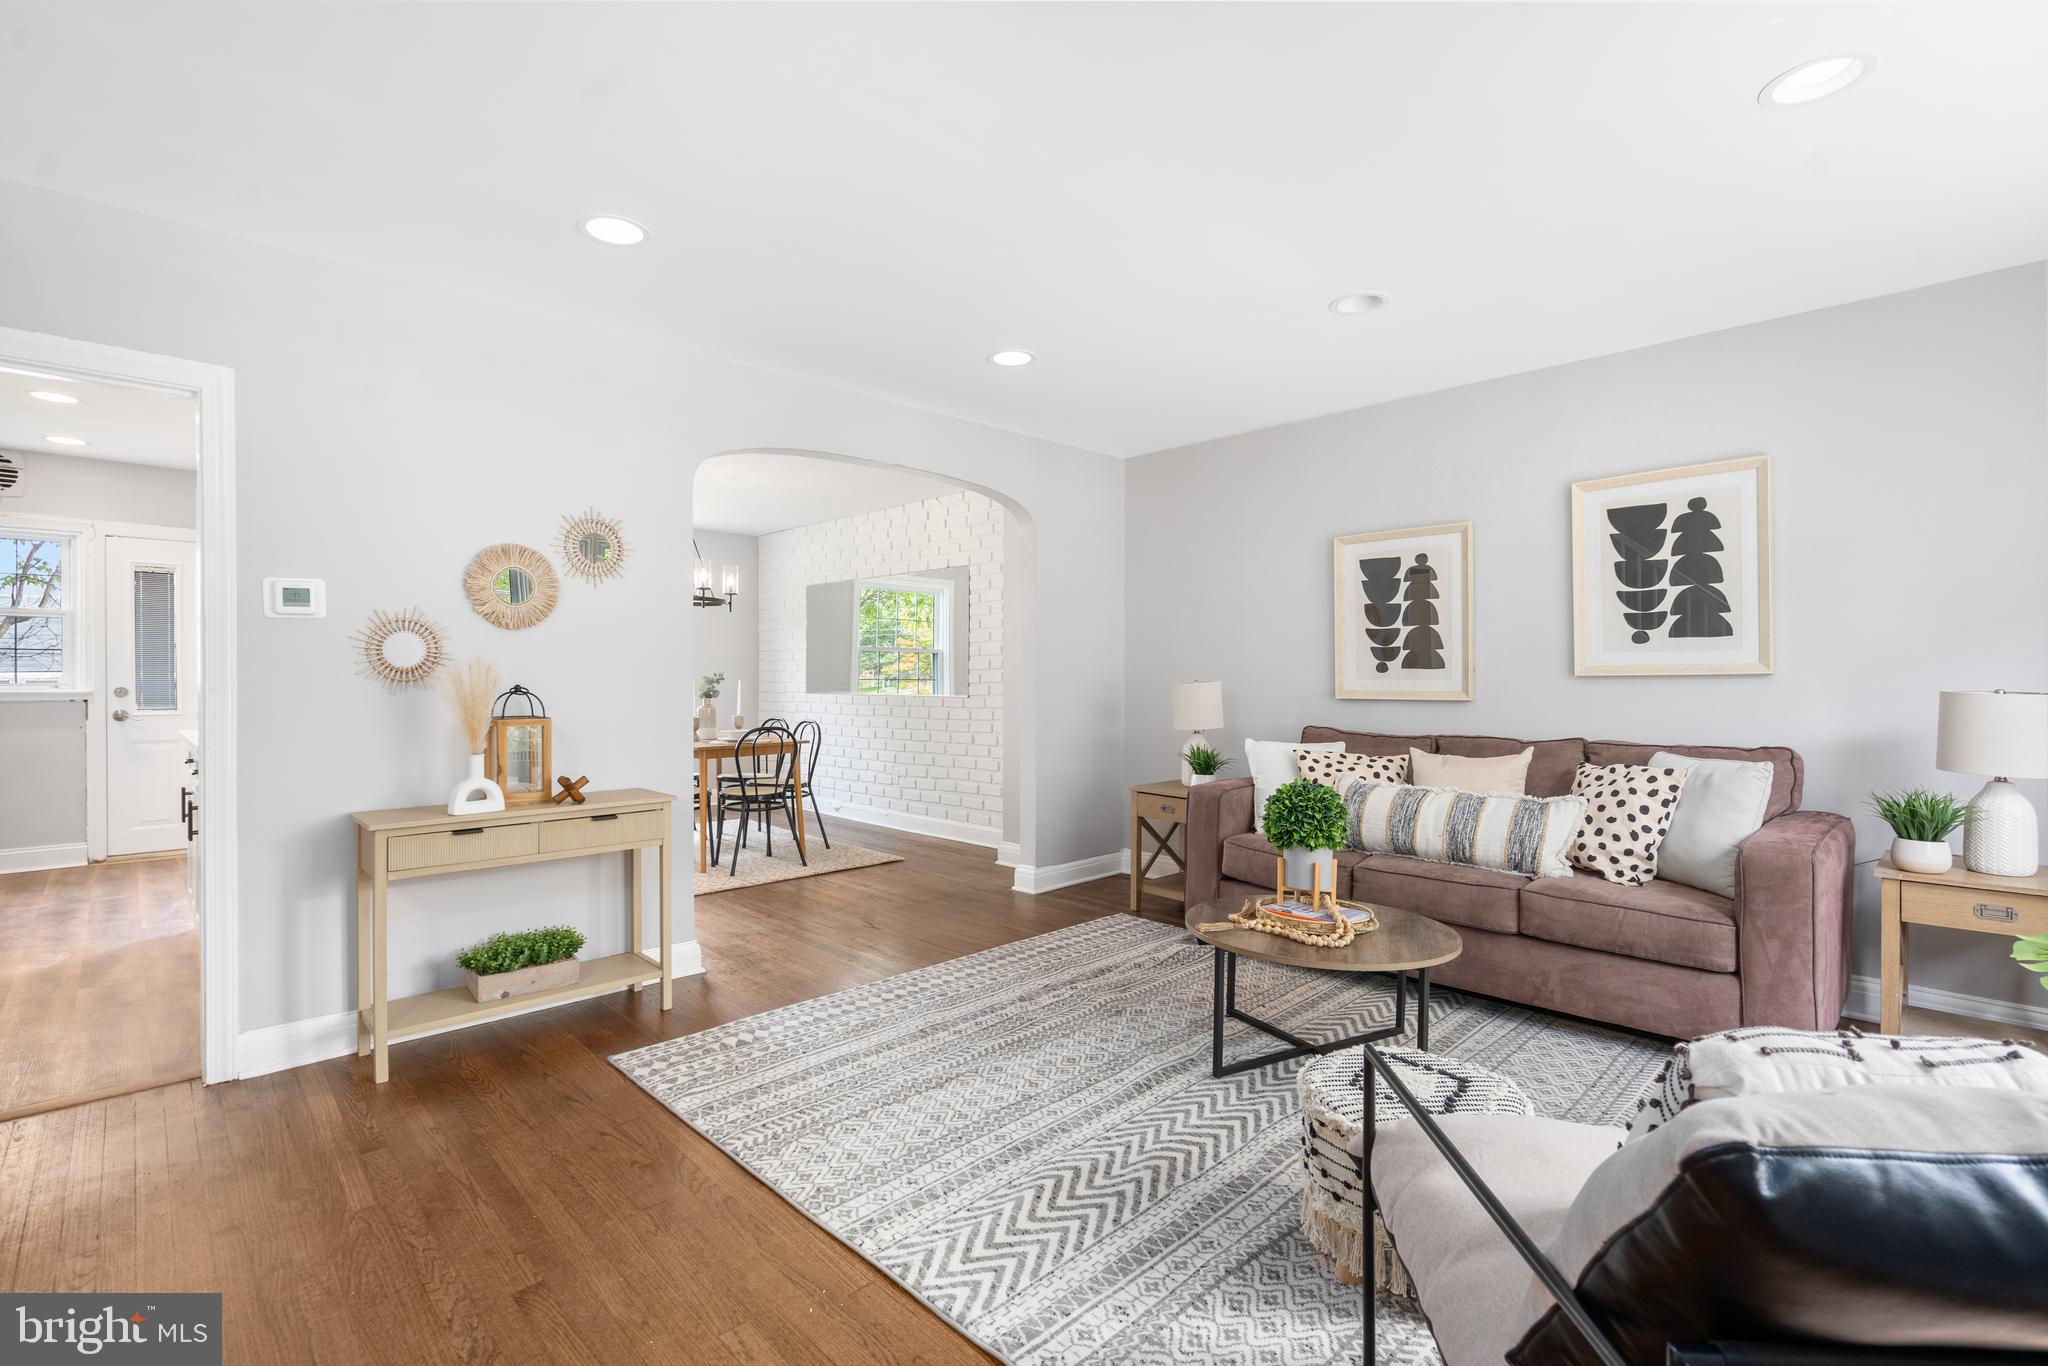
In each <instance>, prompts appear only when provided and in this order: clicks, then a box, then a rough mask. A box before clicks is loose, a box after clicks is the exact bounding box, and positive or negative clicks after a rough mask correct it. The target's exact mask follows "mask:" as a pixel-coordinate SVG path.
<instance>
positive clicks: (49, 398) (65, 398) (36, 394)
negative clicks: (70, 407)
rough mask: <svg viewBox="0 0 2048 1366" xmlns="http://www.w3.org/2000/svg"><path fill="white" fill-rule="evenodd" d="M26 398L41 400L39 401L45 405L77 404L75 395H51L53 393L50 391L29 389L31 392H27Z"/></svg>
mask: <svg viewBox="0 0 2048 1366" xmlns="http://www.w3.org/2000/svg"><path fill="white" fill-rule="evenodd" d="M28 396H29V397H30V398H39V399H41V400H42V401H43V402H45V403H76V402H78V398H77V396H76V395H75V394H59V393H53V392H51V391H50V390H48V389H31V390H29V391H28Z"/></svg>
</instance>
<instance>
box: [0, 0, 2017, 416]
mask: <svg viewBox="0 0 2048 1366" xmlns="http://www.w3.org/2000/svg"><path fill="white" fill-rule="evenodd" d="M0 30H4V31H5V33H6V36H7V41H6V42H5V43H0V126H4V127H5V128H6V129H7V130H8V131H7V135H6V136H5V137H4V138H0V177H4V178H10V179H14V180H18V181H23V182H27V183H30V184H34V185H39V186H45V187H48V188H51V189H54V190H59V191H62V192H64V193H67V194H72V195H79V196H84V197H86V198H90V199H96V200H103V201H106V202H109V203H113V204H118V205H122V206H125V207H128V208H133V209H137V210H141V211H143V212H147V213H152V214H157V215H161V216H164V217H167V218H172V219H178V220H182V221H185V222H190V223H195V224H200V225H204V226H207V227H212V228H217V229H220V230H222V231H226V232H230V233H234V234H238V235H240V236H243V237H247V238H252V239H256V240H258V241H263V242H268V243H273V244H276V245H279V246H283V247H288V248H292V249H295V250H299V251H305V252H310V253H314V254H317V255H321V256H327V257H332V258H336V259H340V260H344V261H349V262H353V263H357V264H360V265H363V266H368V267H371V268H374V269H378V270H383V271H388V272H392V273H395V274H399V275H404V276H410V277H414V278H417V279H421V280H427V281H432V282H435V283H439V284H443V285H447V286H451V287H455V288H459V289H462V290H466V291H469V292H472V293H476V294H483V295H488V296H495V297H499V298H503V299H506V300H510V301H513V302H516V303H519V304H522V305H526V306H530V307H532V308H535V309H539V310H542V311H545V312H548V313H551V314H554V315H556V316H561V317H566V318H575V319H579V320H583V321H587V322H590V323H595V324H598V325H601V326H605V327H609V328H613V329H617V330H621V331H627V332H632V333H636V334H643V335H648V336H653V337H659V338H664V339H667V340H669V341H672V342H675V343H679V344H682V345H684V346H687V347H691V348H695V349H698V350H702V351H706V352H710V353H714V354H718V355H722V356H729V357H733V358H735V359H739V360H743V361H749V362H754V363H758V364H761V365H766V366H770V367H773V368H776V369H779V370H785V371H790V372H794V373H798V374H804V375H810V376H814V377H817V378H819V379H823V380H827V381H831V382H834V383H837V384H842V385H847V386H851V387H855V388H859V389H863V390H868V391H871V392H875V393H880V394H885V395H889V396H892V397H896V398H901V399H904V400H907V401H910V402H913V403H917V404H922V405H925V406H929V407H932V408H937V409H942V410H946V411H950V412H955V413H960V414H964V415H967V416H971V417H975V418H979V419H982V420H985V421H988V422H992V423H996V424H999V425H1001V426H1004V427H1009V428H1013V429H1017V430H1021V431H1026V432H1031V433H1036V434H1040V435H1045V436H1050V437H1054V438H1057V439H1061V440H1066V441H1071V442H1074V443H1077V444H1080V445H1084V446H1089V447H1093V448H1096V449H1099V450H1104V451H1110V452H1113V453H1118V454H1131V453H1136V452H1140V451H1146V450H1152V449H1158V448H1162V447H1167V446H1172V445H1176V444H1181V443H1185V442H1189V441H1193V440H1197V439H1201V438H1206V437H1212V436H1218V435H1223V434H1226V433H1230V432H1236V431H1243V430H1247V429H1251V428H1257V427H1262V426H1267V425H1271V424H1275V423H1279V422H1284V421H1288V420H1292V419H1296V418H1301V417H1306V416H1310V415H1313V414H1318V413H1323V412H1329V411H1334V410H1339V409H1344V408H1350V407H1355V406H1358V405H1361V404H1365V403H1371V402H1376V401H1380V400H1384V399H1388V398H1393V397H1397V396H1400V395H1404V394H1412V393H1417V392H1423V391H1427V390H1432V389H1439V388H1443V387H1446V386H1449V385H1455V384H1461V383H1466V382H1470V381H1474V380H1479V379H1483V378H1487V377H1490V376H1496V375H1501V374H1506V373H1512V372H1516V371H1522V370H1527V369H1531V368H1536V367H1540V366H1545V365H1551V364H1556V363H1560V362H1564V361H1569V360H1573V359H1578V358H1582V357H1586V356H1591V355H1598V354H1605V353H1609V352H1613V351H1618V350H1625V349H1628V348H1632V347H1637V346H1642V345H1646V344H1650V343H1654V342H1658V341H1663V340H1669V339H1672V338H1676V337H1681V336H1689V335H1694V334H1697V333H1701V332H1707V331H1713V330H1716V329H1719V328H1724V327H1729V326H1733V325H1737V324H1741V323H1746V322H1752V321H1756V320H1760V319H1764V318H1770V317H1776V316H1782V315H1785V314H1789V313H1796V312H1801V311H1804V310H1808V309H1812V308H1818V307H1823V306H1826V305H1830V304H1835V303H1841V302H1845V301H1848V300H1852V299H1858V298H1865V297H1869V296H1872V295H1877V294H1884V293H1889V292H1892V291H1896V290H1900V289H1907V288H1912V287H1915V286H1919V285H1923V284H1929V283H1933V282H1935V281H1939V280H1944V279H1952V278H1955V277H1958V276H1963V275H1970V274H1975V273H1978V272H1981V271H1986V270H1992V269H1996V268H2000V267H2004V266H2009V265H2014V264H2017V263H2020V262H2023V261H2028V260H2034V259H2039V258H2040V257H2041V256H2043V255H2044V254H2048V248H2044V237H2048V229H2044V221H2048V78H2044V66H2048V60H2044V59H2048V5H2038V4H2030V3H2011V4H2000V3H1966V2H1965V0H1921V2H1920V3H1892V4H1863V3H1839V4H1806V3H1757V4H1721V3H1673V4H1635V3H1595V4H1527V3H1525V4H1413V3H1385V4H1352V5H1340V4H1300V5H1297V4H1286V3H1273V4H1238V5H1174V4H1111V3H1094V4H1045V5H1039V4H954V5H926V4H844V5H838V4H825V5H805V4H695V5H653V4H647V5H572V4H558V5H489V4H464V5H424V4H410V5H405V4H401V5H378V6H369V5H216V4H190V3H182V2H180V0H167V2H166V3H153V4H129V5H112V4H97V3H67V4H61V5H58V4H25V3H6V4H0ZM1844 50H1859V51H1867V52H1871V53H1874V54H1876V56H1877V58H1878V66H1877V69H1876V72H1875V74H1874V75H1873V76H1871V77H1870V78H1869V79H1867V80H1866V81H1864V82H1863V83H1862V84H1861V85H1858V86H1856V87H1854V88H1852V89H1850V90H1849V91H1847V92H1845V93H1843V94H1841V95H1839V96H1836V97H1834V98H1832V99H1828V100H1823V101H1820V102H1818V103H1815V104H1811V105H1807V106H1803V107H1800V108H1795V109H1789V110H1787V109H1779V110H1765V109H1762V108H1759V107H1758V105H1757V104H1756V102H1755V94H1756V91H1757V90H1758V89H1759V88H1760V87H1761V86H1762V85H1763V84H1764V83H1765V82H1766V81H1767V80H1769V79H1770V78H1771V77H1772V76H1774V75H1776V74H1778V73H1779V72H1781V71H1783V70H1785V69H1786V68H1788V67H1790V66H1793V65H1795V64H1797V63H1799V62H1801V61H1803V60H1806V59H1809V58H1812V57H1815V56H1820V55H1824V54H1830V53H1835V52H1840V51H1844ZM594 212H610V213H619V214H626V215H629V216H631V217H634V218H637V219H639V220H641V221H643V222H644V223H646V224H647V225H648V226H649V228H650V229H651V230H652V234H653V235H652V237H651V239H650V240H649V242H648V243H647V244H646V245H645V246H642V247H638V248H634V249H629V250H622V249H617V248H601V247H598V246H595V245H593V244H591V243H589V242H587V241H584V240H583V239H581V238H580V237H579V236H578V235H577V234H576V233H575V231H574V230H573V224H574V222H575V220H576V219H577V218H579V217H580V216H582V215H586V214H590V213H594ZM1359 290H1383V291H1386V292H1387V293H1389V294H1391V295H1392V297H1393V303H1392V305H1391V306H1390V307H1388V308H1386V309H1384V310H1381V311H1380V312H1378V313H1374V314H1369V315H1365V316H1361V317H1339V316H1336V315H1333V314H1331V313H1330V312H1328V311H1327V309H1326V307H1325V305H1326V304H1327V303H1328V301H1329V300H1330V299H1332V298H1333V297H1335V296H1337V295H1339V294H1345V293H1350V292H1353V291H1359ZM1007 347H1022V348H1025V349H1028V350H1031V351H1035V352H1036V353H1037V354H1038V356H1039V361H1038V363H1037V364H1035V365H1031V366H1027V367H1023V368H1020V369H1002V368H998V367H995V366H992V365H990V364H988V363H987V362H986V361H985V360H984V359H983V358H984V357H985V356H986V354H987V353H988V352H990V351H993V350H997V349H1000V348H1007Z"/></svg>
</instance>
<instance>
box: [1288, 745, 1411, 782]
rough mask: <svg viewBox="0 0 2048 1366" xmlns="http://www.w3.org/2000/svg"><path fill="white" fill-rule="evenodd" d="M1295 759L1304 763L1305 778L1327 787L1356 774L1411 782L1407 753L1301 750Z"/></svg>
mask: <svg viewBox="0 0 2048 1366" xmlns="http://www.w3.org/2000/svg"><path fill="white" fill-rule="evenodd" d="M1294 762H1295V763H1296V764H1297V765H1299V766H1300V768H1301V776H1302V777H1304V778H1307V779H1308V780H1309V781H1310V782H1316V783H1321V784H1322V785H1323V786H1324V787H1335V786H1336V785H1337V784H1338V783H1339V782H1340V781H1342V780H1343V779H1345V778H1347V777H1349V776H1350V775H1352V774H1354V773H1356V774H1359V775H1360V776H1362V777H1366V778H1370V779H1372V780H1373V781H1374V782H1378V783H1405V782H1407V781H1408V756H1407V755H1405V754H1352V753H1350V752H1348V751H1346V750H1341V749H1297V750H1296V751H1294Z"/></svg>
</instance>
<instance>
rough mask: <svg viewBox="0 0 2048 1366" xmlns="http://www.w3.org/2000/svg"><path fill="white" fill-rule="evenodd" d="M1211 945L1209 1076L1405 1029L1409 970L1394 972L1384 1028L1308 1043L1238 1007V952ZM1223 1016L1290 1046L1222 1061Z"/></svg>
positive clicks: (1390, 1035) (1314, 1053) (1330, 1050)
mask: <svg viewBox="0 0 2048 1366" xmlns="http://www.w3.org/2000/svg"><path fill="white" fill-rule="evenodd" d="M1210 948H1211V949H1212V951H1213V952H1214V953H1215V956H1216V957H1215V983H1214V986H1213V988H1212V994H1211V1004H1212V1012H1211V1018H1210V1034H1209V1075H1210V1076H1212V1077H1229V1076H1235V1075H1236V1074H1237V1073H1239V1072H1249V1071H1251V1070H1252V1069H1253V1068H1255V1067H1267V1066H1270V1065H1271V1064H1273V1063H1276V1062H1289V1061H1292V1060H1293V1059H1295V1058H1305V1057H1310V1056H1320V1055H1322V1054H1324V1053H1335V1052H1337V1051H1338V1050H1339V1049H1344V1048H1356V1047H1357V1046H1358V1045H1360V1044H1363V1043H1378V1042H1380V1041H1381V1040H1383V1039H1392V1038H1398V1037H1399V1036H1401V1035H1402V1034H1405V1033H1407V1032H1408V974H1407V973H1405V972H1397V973H1395V974H1394V1023H1393V1024H1392V1025H1391V1026H1389V1027H1388V1028H1386V1029H1376V1030H1371V1031H1369V1032H1367V1033H1364V1034H1354V1035H1352V1036H1351V1037H1350V1038H1347V1039H1331V1040H1330V1041H1329V1042H1328V1043H1310V1042H1309V1041H1308V1040H1307V1039H1304V1038H1302V1037H1301V1036H1300V1035H1298V1034H1290V1033H1289V1032H1288V1031H1286V1030H1284V1029H1282V1028H1280V1026H1278V1025H1275V1024H1268V1023H1267V1022H1266V1021H1264V1020H1261V1019H1259V1018H1258V1017H1257V1016H1256V1015H1252V1014H1250V1013H1249V1012H1246V1011H1243V1010H1239V1009H1238V1008H1237V955H1236V954H1234V953H1231V952H1230V951H1229V950H1228V949H1224V948H1220V947H1218V946H1216V945H1211V946H1210ZM1428 980H1429V978H1428V974H1427V973H1425V974H1424V975H1423V985H1424V992H1425V995H1424V997H1423V1001H1424V1009H1425V1010H1426V1009H1427V1008H1428V1006H1427V1002H1428V997H1427V994H1426V993H1427V990H1428ZM1226 1020H1238V1021H1241V1022H1242V1023H1244V1024H1248V1025H1250V1026H1251V1027H1252V1028H1253V1029H1256V1030H1258V1031H1259V1032H1260V1033H1261V1034H1265V1035H1268V1036H1269V1037H1271V1038H1275V1039H1278V1040H1280V1042H1282V1043H1284V1044H1287V1045H1289V1046H1288V1047H1286V1048H1281V1049H1276V1050H1274V1051H1273V1052H1271V1053H1261V1054H1259V1055H1258V1056H1257V1057H1252V1058H1242V1059H1239V1060H1238V1061H1237V1062H1233V1063H1225V1062H1224V1061H1223V1024H1224V1021H1226ZM1421 1028H1422V1029H1424V1030H1426V1029H1427V1028H1428V1025H1427V1023H1426V1022H1425V1023H1424V1024H1423V1025H1422V1026H1421ZM1425 1046H1426V1045H1425Z"/></svg>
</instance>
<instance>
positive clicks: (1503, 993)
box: [1187, 726, 1856, 1038]
mask: <svg viewBox="0 0 2048 1366" xmlns="http://www.w3.org/2000/svg"><path fill="white" fill-rule="evenodd" d="M1301 738H1302V740H1303V741H1304V742H1314V741H1319V740H1320V741H1329V740H1342V741H1343V742H1344V747H1345V748H1346V749H1348V750H1350V751H1351V752H1352V753H1354V754H1405V753H1407V752H1408V750H1409V749H1411V748H1414V749H1420V750H1426V751H1430V752H1434V753H1439V754H1460V755H1469V756H1473V757H1478V758H1486V757H1491V756H1494V755H1500V754H1513V753H1518V752H1519V751H1521V750H1522V749H1525V748H1527V747H1529V746H1530V745H1532V744H1533V745H1534V746H1535V750H1536V752H1535V755H1534V756H1533V757H1532V759H1531V760H1530V763H1529V780H1528V791H1529V795H1531V796H1534V797H1554V796H1560V795H1562V794H1564V793H1567V792H1570V791H1571V788H1572V779H1573V777H1574V776H1576V774H1577V771H1578V766H1579V765H1580V764H1582V763H1593V764H1623V763H1628V764H1642V763H1648V762H1649V759H1650V755H1651V754H1653V753H1655V752H1656V751H1657V750H1660V749H1668V750H1672V751H1675V752H1677V753H1681V754H1689V755H1694V756H1697V757H1700V758H1707V759H1745V760H1752V761H1755V760H1767V761H1769V763H1770V764H1771V765H1772V769H1771V800H1770V807H1769V810H1768V811H1767V812H1766V815H1765V820H1764V824H1763V828H1762V829H1760V830H1758V831H1757V832H1756V833H1755V834H1754V835H1751V836H1750V837H1749V838H1748V839H1747V840H1745V841H1743V844H1742V848H1741V851H1740V854H1739V856H1738V858H1737V863H1736V872H1735V899H1734V900H1733V901H1730V900H1728V899H1726V898H1725V897H1720V896H1716V895H1714V894H1713V893H1712V892H1703V891H1699V890H1697V889H1695V888H1692V887H1685V886H1681V885H1679V884H1677V883H1674V882H1661V881H1653V882H1651V883H1649V884H1648V885H1647V886H1643V887H1623V886H1618V885H1617V884H1615V883H1612V882H1608V881H1607V880H1605V879H1604V878H1600V877H1597V876H1595V875H1593V874H1591V873H1583V872H1582V873H1576V874H1574V875H1573V876H1571V877H1568V878H1564V877H1558V878H1534V879H1532V878H1525V877H1519V876H1516V875H1514V874H1512V873H1495V872H1489V871H1487V870H1485V869H1481V868H1468V867H1464V866H1462V865H1458V864H1448V863H1429V862H1425V861H1423V860H1421V859H1411V858H1402V857H1400V856H1398V855H1394V854H1364V853H1356V852H1353V851H1350V850H1345V851H1341V852H1339V853H1338V855H1337V865H1338V867H1337V895H1338V896H1340V897H1345V898H1348V899H1354V900H1358V901H1374V902H1379V903H1381V904H1383V905H1387V906H1398V907H1401V908H1402V909H1404V910H1410V911H1417V912H1420V913H1421V914H1423V915H1427V916H1430V917H1432V918H1434V919H1436V920H1441V921H1443V922H1444V923H1445V924H1447V925H1454V926H1456V927H1457V930H1458V934H1459V935H1460V937H1462V938H1463V939H1464V941H1465V951H1464V952H1463V953H1462V954H1460V955H1459V956H1458V957H1457V958H1456V959H1455V960H1454V961H1452V962H1449V963H1446V964H1444V965H1443V966H1442V967H1440V968H1437V969H1435V970H1434V972H1433V973H1432V981H1434V982H1438V983H1441V984H1443V985H1444V986H1449V987H1462V988H1464V989H1466V990H1468V991H1476V992H1482V993H1484V994H1486V995H1488V996H1498V997H1502V998H1504V999H1506V1000H1510V1001H1520V1002H1523V1003H1525V1004H1527V1005H1532V1006H1541V1007H1543V1008H1544V1009H1546V1010H1556V1011H1562V1012H1563V1013H1565V1014H1568V1015H1579V1016H1584V1017H1585V1018H1587V1019H1593V1020H1604V1021H1606V1022H1608V1023H1610V1024H1618V1025H1625V1026H1627V1027H1629V1028H1631V1029H1642V1030H1647V1031H1649V1032H1651V1033H1653V1034H1665V1035H1670V1036H1672V1037H1674V1038H1693V1037H1695V1036H1697V1035H1700V1034H1709V1033H1712V1032H1714V1031H1715V1030H1719V1029H1732V1028H1734V1027H1736V1026H1737V1025H1784V1026H1787V1027H1790V1028H1794V1029H1833V1028H1834V1027H1835V1025H1836V1023H1837V1022H1838V1021H1839V1020H1840V1018H1841V1012H1842V1002H1843V1001H1844V999H1846V997H1847V995H1848V990H1849V969H1848V959H1849V908H1850V905H1851V893H1850V882H1851V877H1852V875H1853V872H1854V868H1855V861H1856V855H1855V847H1856V846H1855V837H1854V835H1853V834H1852V833H1851V829H1850V825H1849V822H1848V820H1847V819H1845V818H1844V817H1841V816H1837V815H1832V814H1830V813H1828V812H1825V811H1801V810H1800V809H1799V794H1800V788H1801V786H1802V784H1803V780H1804V778H1805V766H1804V764H1802V763H1801V762H1800V758H1799V756H1798V755H1797V754H1796V753H1794V752H1793V751H1792V750H1789V749H1780V748H1773V747H1765V748H1759V749H1728V748H1723V747H1719V746H1712V745H1641V744H1626V743H1622V742H1619V741H1612V740H1577V739H1567V740H1536V741H1529V740H1510V739H1505V738H1502V737H1498V736H1486V735H1377V734H1368V733H1364V732H1359V731H1345V730H1336V729H1333V728H1331V727H1328V726H1308V727H1306V728H1304V729H1303V731H1302V733H1301ZM1681 800H1683V798H1681ZM1256 827H1257V818H1256V813H1254V812H1253V810H1252V781H1251V779H1249V778H1234V779H1228V780H1225V781H1222V782H1215V783H1206V784H1204V785H1202V786H1200V787H1197V788H1193V789H1191V790H1190V791H1189V793H1188V824H1187V850H1188V871H1187V894H1188V902H1189V904H1190V905H1193V904H1195V903H1197V902H1202V901H1210V900H1214V899H1216V898H1218V897H1227V896H1243V895H1249V894H1251V893H1254V892H1258V891H1261V890H1268V891H1269V890H1271V888H1272V886H1273V858H1274V850H1273V846H1272V845H1270V844H1268V843H1267V842H1266V840H1265V837H1264V836H1262V835H1260V834H1258V833H1257V829H1256Z"/></svg>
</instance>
